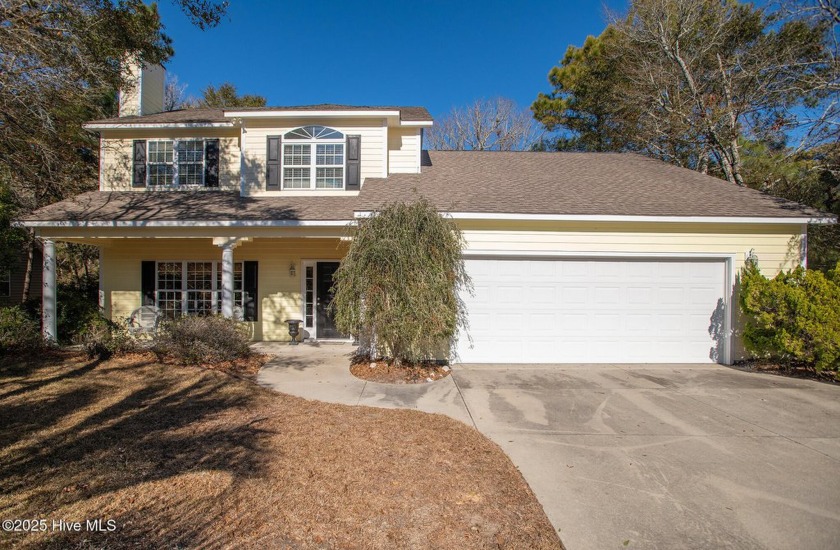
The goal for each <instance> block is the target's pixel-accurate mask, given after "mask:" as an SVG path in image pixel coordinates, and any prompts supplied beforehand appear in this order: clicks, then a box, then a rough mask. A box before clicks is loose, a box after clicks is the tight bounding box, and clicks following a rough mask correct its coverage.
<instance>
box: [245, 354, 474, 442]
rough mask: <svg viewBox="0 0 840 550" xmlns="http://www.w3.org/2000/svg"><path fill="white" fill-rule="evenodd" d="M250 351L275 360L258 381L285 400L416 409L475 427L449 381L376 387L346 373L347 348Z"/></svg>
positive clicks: (347, 362)
mask: <svg viewBox="0 0 840 550" xmlns="http://www.w3.org/2000/svg"><path fill="white" fill-rule="evenodd" d="M254 347H255V348H256V349H257V350H258V351H260V352H263V353H270V354H272V355H275V356H276V359H274V360H273V361H271V362H269V363H268V364H266V365H265V367H263V369H262V370H261V371H260V372H259V375H258V376H257V381H258V382H259V383H260V384H261V385H263V386H268V387H270V388H272V389H275V390H277V391H279V392H283V393H287V394H289V395H296V396H298V397H304V398H306V399H316V400H318V401H327V402H329V403H343V404H345V405H368V406H371V407H382V408H387V409H417V410H420V411H424V412H429V413H440V414H445V415H447V416H450V417H452V418H454V419H455V420H460V421H461V422H464V423H465V424H469V425H470V426H473V427H475V423H473V421H472V419H471V418H470V413H469V411H468V410H467V406H466V403H465V402H464V398H463V396H462V395H461V392H460V391H459V390H458V386H457V385H456V383H455V378H454V377H453V376H447V377H446V378H443V379H442V380H439V381H437V382H434V383H431V384H404V385H395V384H377V383H376V382H366V381H364V380H360V379H358V378H356V377H355V376H353V375H352V374H350V369H349V366H350V357H351V356H352V354H353V352H354V351H355V349H356V348H355V347H353V346H351V345H349V344H333V343H328V344H301V345H298V346H290V345H288V344H278V343H259V344H255V345H254Z"/></svg>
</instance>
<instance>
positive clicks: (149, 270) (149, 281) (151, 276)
mask: <svg viewBox="0 0 840 550" xmlns="http://www.w3.org/2000/svg"><path fill="white" fill-rule="evenodd" d="M140 273H141V281H140V288H141V289H142V290H143V300H142V303H143V305H144V306H154V305H155V277H156V276H157V273H156V270H155V262H142V266H141V268H140Z"/></svg>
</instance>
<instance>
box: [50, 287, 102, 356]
mask: <svg viewBox="0 0 840 550" xmlns="http://www.w3.org/2000/svg"><path fill="white" fill-rule="evenodd" d="M96 292H97V290H96V289H91V288H80V287H75V286H71V285H60V286H59V287H58V297H57V300H56V308H57V312H56V313H57V315H56V330H57V331H58V341H59V342H61V343H71V342H76V341H78V339H79V337H80V335H81V334H82V333H83V332H84V331H85V330H87V328H88V326H89V325H90V324H91V323H95V322H96V320H97V319H98V318H100V317H101V314H100V313H99V304H98V301H97V296H96Z"/></svg>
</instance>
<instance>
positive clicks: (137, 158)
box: [131, 139, 146, 187]
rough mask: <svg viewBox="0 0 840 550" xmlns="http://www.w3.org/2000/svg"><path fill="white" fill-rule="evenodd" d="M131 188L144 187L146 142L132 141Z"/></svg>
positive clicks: (142, 140)
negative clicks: (132, 169) (132, 167)
mask: <svg viewBox="0 0 840 550" xmlns="http://www.w3.org/2000/svg"><path fill="white" fill-rule="evenodd" d="M132 158H133V166H134V172H133V175H132V179H131V186H132V187H146V140H145V139H135V140H134V153H133V157H132Z"/></svg>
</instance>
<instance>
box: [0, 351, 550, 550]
mask: <svg viewBox="0 0 840 550" xmlns="http://www.w3.org/2000/svg"><path fill="white" fill-rule="evenodd" d="M0 418H2V419H3V422H1V423H0V479H2V480H3V482H2V491H0V518H2V519H16V518H17V519H44V520H46V523H47V525H49V526H52V525H53V521H56V522H58V521H59V520H64V521H73V522H76V521H80V522H82V525H83V526H85V521H86V520H88V519H101V520H103V522H108V521H109V520H112V521H113V522H114V524H113V525H114V526H115V528H114V530H112V531H110V530H102V531H97V530H90V529H88V528H87V527H86V526H85V527H83V528H82V530H81V532H69V531H60V530H56V529H52V528H51V527H50V528H48V529H46V530H36V531H35V532H29V533H25V532H8V531H0V547H3V548H33V549H34V548H39V549H41V548H48V549H50V548H55V549H58V548H61V549H64V548H360V549H361V548H365V549H366V548H458V549H466V550H469V549H478V548H535V549H542V548H546V549H547V548H554V549H557V548H562V545H561V543H560V541H559V539H558V536H557V533H556V532H555V531H554V530H553V528H552V526H551V524H550V523H549V521H548V518H547V517H546V516H545V512H544V511H543V509H542V507H541V506H540V504H539V503H538V502H537V500H536V498H535V497H534V495H533V493H532V492H531V490H530V488H529V487H528V485H527V484H526V483H525V481H524V480H523V478H522V476H521V475H520V473H519V471H518V470H517V469H516V467H515V466H514V465H513V463H511V461H510V459H509V458H508V457H507V456H506V455H505V454H504V453H503V452H502V450H501V449H500V448H499V447H498V446H497V445H496V444H494V443H493V442H491V441H490V440H488V439H487V438H486V437H484V436H483V435H481V434H480V433H479V432H478V431H476V430H475V429H473V428H471V427H469V426H467V425H465V424H462V423H460V422H457V421H455V420H453V419H451V418H448V417H446V416H443V415H431V414H426V413H421V412H419V411H414V410H393V409H378V408H368V407H353V406H345V405H337V404H328V403H322V402H317V401H307V400H304V399H299V398H296V397H292V396H288V395H283V394H278V393H276V392H274V391H271V390H268V389H265V388H262V387H260V386H258V385H256V384H254V383H252V382H250V381H246V380H241V379H239V378H235V377H231V376H229V375H227V374H225V373H222V372H218V371H216V370H209V369H204V368H198V367H185V366H176V365H169V364H163V365H162V364H160V363H158V362H156V361H155V360H154V356H131V357H124V358H114V359H110V360H108V361H96V360H94V361H92V360H88V359H86V358H85V357H83V356H81V355H76V356H72V357H71V356H67V355H51V356H49V357H45V358H41V359H26V358H18V359H14V358H9V357H6V358H3V359H0ZM103 525H110V524H107V523H104V524H103Z"/></svg>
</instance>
